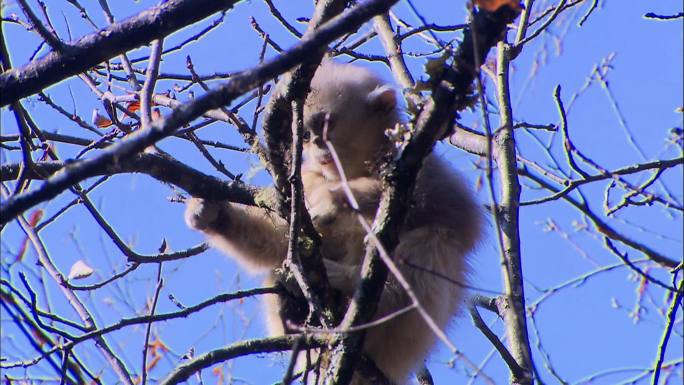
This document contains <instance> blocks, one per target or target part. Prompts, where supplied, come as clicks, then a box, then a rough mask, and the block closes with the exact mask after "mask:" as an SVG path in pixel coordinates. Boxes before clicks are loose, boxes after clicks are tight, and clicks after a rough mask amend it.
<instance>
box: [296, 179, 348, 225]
mask: <svg viewBox="0 0 684 385" xmlns="http://www.w3.org/2000/svg"><path fill="white" fill-rule="evenodd" d="M330 187H331V186H330V184H327V183H326V184H323V185H321V186H318V187H317V188H315V189H314V190H313V191H311V193H309V194H308V195H307V196H306V203H307V207H308V209H309V215H311V219H312V220H313V221H314V223H316V224H319V225H324V226H326V225H330V224H332V223H333V222H334V221H335V219H336V217H337V216H338V215H339V214H340V212H341V211H342V210H345V209H347V208H348V206H347V204H346V200H344V195H343V194H342V195H340V194H338V193H337V191H334V190H331V188H330Z"/></svg>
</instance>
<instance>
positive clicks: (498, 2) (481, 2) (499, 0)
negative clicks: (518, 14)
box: [475, 0, 522, 12]
mask: <svg viewBox="0 0 684 385" xmlns="http://www.w3.org/2000/svg"><path fill="white" fill-rule="evenodd" d="M475 4H476V5H477V7H478V8H480V9H483V10H485V11H488V12H495V11H497V10H498V9H499V8H501V7H503V6H504V5H508V6H509V7H511V9H514V10H516V11H520V10H522V5H521V4H520V1H518V0H475Z"/></svg>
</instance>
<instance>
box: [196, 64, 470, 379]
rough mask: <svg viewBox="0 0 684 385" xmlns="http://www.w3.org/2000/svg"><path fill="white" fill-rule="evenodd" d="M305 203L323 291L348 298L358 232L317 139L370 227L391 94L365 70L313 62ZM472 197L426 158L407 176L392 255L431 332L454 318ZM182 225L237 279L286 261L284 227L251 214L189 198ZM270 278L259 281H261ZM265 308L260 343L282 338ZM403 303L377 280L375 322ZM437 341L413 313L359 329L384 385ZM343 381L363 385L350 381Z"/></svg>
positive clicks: (359, 247)
mask: <svg viewBox="0 0 684 385" xmlns="http://www.w3.org/2000/svg"><path fill="white" fill-rule="evenodd" d="M303 117H304V132H305V134H304V144H303V157H304V161H303V164H302V169H301V180H302V185H303V190H304V201H305V205H306V208H307V210H308V212H309V214H310V216H311V219H312V222H313V224H314V226H315V228H316V231H318V232H319V233H320V235H321V240H322V244H321V255H322V256H323V262H324V264H325V267H326V272H327V276H328V277H327V278H328V280H329V282H330V284H331V286H332V287H334V288H335V289H337V290H340V291H341V292H342V293H344V294H345V295H347V296H348V298H351V295H352V294H353V292H354V289H355V287H356V284H357V282H358V281H359V280H360V271H361V264H362V262H363V258H364V238H365V237H366V235H367V234H366V233H365V231H364V230H363V228H362V226H361V225H360V224H359V222H358V220H357V214H356V212H355V210H353V209H352V208H351V207H350V205H349V203H348V201H347V197H346V196H345V193H344V191H343V188H342V183H343V182H342V180H341V177H340V173H339V170H338V167H337V165H336V164H335V162H334V160H333V157H332V154H331V152H330V151H329V149H328V147H327V146H326V144H325V141H324V139H326V138H324V137H323V134H324V132H323V131H324V129H325V128H326V125H327V140H329V141H330V142H331V143H332V145H333V148H334V149H335V152H336V153H337V154H338V156H339V163H340V164H341V167H342V170H343V171H344V173H345V175H346V177H347V180H348V187H349V188H350V189H351V191H352V194H353V195H354V197H355V198H356V200H357V201H358V202H359V211H360V213H361V214H362V215H363V217H364V218H365V219H366V220H368V221H369V222H372V221H373V219H374V217H375V214H376V211H377V209H378V205H379V201H380V199H381V195H382V181H381V177H380V171H381V166H382V164H383V159H386V157H387V154H388V153H390V154H391V152H392V151H393V148H394V146H393V143H392V141H391V140H390V139H389V138H388V136H387V135H386V130H387V129H391V128H393V127H395V125H397V124H399V123H401V121H402V119H401V117H400V109H399V106H398V101H397V96H396V93H395V90H394V89H393V88H392V87H391V86H390V85H388V84H387V83H385V82H383V81H382V80H380V79H379V78H378V77H377V76H376V75H375V74H373V73H372V72H371V71H370V70H368V69H365V68H363V67H360V66H356V65H350V64H336V63H334V62H332V61H329V60H327V61H324V62H323V63H322V64H321V66H320V67H319V69H318V70H317V71H316V73H315V74H314V77H313V79H312V81H311V87H310V92H309V94H308V96H307V98H306V100H305V103H304V114H303ZM480 211H481V210H480V209H479V207H478V205H477V204H476V202H475V199H474V197H473V194H472V193H471V192H470V190H469V189H468V187H467V186H466V184H465V183H464V182H463V181H462V180H461V179H460V177H459V176H458V175H457V174H456V172H455V171H454V170H452V168H451V167H450V166H449V165H448V163H447V162H446V161H445V160H443V159H441V158H440V157H439V156H437V155H435V154H430V155H428V156H427V157H426V158H425V160H424V162H423V165H422V168H421V170H420V172H419V173H418V176H417V179H416V183H415V188H414V192H413V195H412V198H411V205H410V207H409V208H408V212H407V215H406V218H405V221H404V223H403V224H402V226H401V228H400V231H399V235H398V239H399V243H398V245H397V247H396V248H395V249H394V250H393V251H391V257H392V258H393V260H394V261H395V263H396V264H397V266H398V267H399V269H400V271H401V272H402V274H403V276H404V277H405V278H406V279H407V281H408V282H409V284H410V285H411V287H412V289H413V291H414V292H415V294H416V295H417V297H418V300H419V301H420V304H421V305H422V306H423V307H424V308H425V309H426V310H427V312H428V314H429V315H430V316H431V317H432V318H433V320H434V321H435V323H436V324H437V325H438V326H439V327H440V328H441V329H442V330H444V329H446V328H447V327H448V326H449V324H450V321H451V320H452V319H453V318H454V316H455V314H456V313H457V311H458V310H459V309H460V308H461V303H462V301H463V295H464V287H463V284H462V283H464V282H466V281H467V274H468V262H467V257H468V256H469V254H470V253H471V252H472V251H473V249H474V248H475V246H476V245H477V244H478V242H479V241H480V238H481V234H482V227H483V225H482V213H481V212H480ZM185 219H186V223H187V224H188V226H189V227H191V228H193V229H196V230H200V231H202V232H203V233H204V234H206V235H207V237H208V239H209V241H210V243H211V244H212V245H213V246H215V247H217V248H219V249H221V250H222V251H224V252H225V253H226V254H228V255H230V256H232V257H234V258H235V259H236V260H237V261H238V262H239V263H240V264H241V265H243V266H244V267H246V269H247V270H249V271H252V272H257V271H272V270H273V269H275V268H278V267H280V266H281V264H282V262H283V260H284V259H285V256H286V253H287V234H288V225H287V223H286V221H285V220H283V219H282V218H280V217H278V216H277V215H275V214H272V213H269V212H267V211H265V210H264V209H261V208H256V207H250V206H245V205H241V204H235V203H228V202H213V201H204V200H202V199H197V198H192V199H190V200H189V202H188V203H187V208H186V214H185ZM268 279H270V278H267V280H268ZM269 297H270V298H271V299H267V300H266V302H267V303H266V318H267V324H268V325H267V326H268V330H269V333H270V334H271V335H279V334H283V333H284V330H283V326H282V321H281V320H280V319H279V317H278V308H277V306H278V305H277V300H274V299H272V298H273V296H269ZM409 305H411V300H410V299H409V297H408V295H407V294H406V292H405V290H404V289H403V288H402V287H401V285H400V284H399V283H398V281H397V279H396V278H395V277H393V276H391V274H390V276H389V277H388V279H387V281H386V283H385V287H384V290H383V292H382V295H381V298H380V300H379V303H378V309H377V312H376V315H375V319H378V318H381V317H383V316H387V315H390V314H392V313H394V312H396V311H398V310H400V309H403V308H405V307H407V306H409ZM435 344H436V336H435V334H434V333H433V331H432V330H431V329H430V328H429V327H428V325H427V323H426V322H425V320H424V319H423V318H422V317H421V316H420V315H419V313H418V312H417V311H415V310H412V311H409V312H405V313H403V314H401V315H399V316H396V317H394V318H390V319H389V320H388V321H386V322H383V323H380V324H378V325H375V326H372V327H370V328H369V329H368V330H367V334H366V339H365V343H364V351H365V353H366V354H367V355H368V356H369V357H370V358H371V359H372V360H373V361H374V362H375V364H376V365H377V367H378V368H379V369H380V370H382V372H383V373H384V374H385V375H386V376H387V377H388V379H390V380H391V381H392V382H394V383H396V384H398V385H402V384H406V383H407V381H408V378H409V375H410V374H411V373H412V372H413V371H415V370H416V369H417V368H418V367H419V366H420V365H421V364H422V362H423V361H424V360H425V359H426V358H427V356H428V355H429V353H430V350H431V349H432V348H433V347H434V345H435ZM352 383H353V384H355V385H363V384H366V382H364V379H363V378H360V376H358V375H354V379H353V380H352Z"/></svg>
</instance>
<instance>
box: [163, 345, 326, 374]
mask: <svg viewBox="0 0 684 385" xmlns="http://www.w3.org/2000/svg"><path fill="white" fill-rule="evenodd" d="M325 342H326V341H325V340H323V339H322V338H320V337H316V336H303V335H299V334H289V335H285V336H281V337H271V338H263V339H258V340H247V341H241V342H238V343H235V344H232V345H230V346H226V347H225V348H220V349H216V350H212V351H210V352H208V353H205V354H203V355H201V356H199V357H197V358H195V359H192V360H189V361H186V362H185V363H183V364H181V365H179V366H178V367H176V368H175V369H174V370H173V371H172V372H171V373H169V375H168V376H167V377H166V378H165V379H163V380H162V381H161V382H160V385H172V384H178V383H180V382H183V381H185V380H186V379H188V378H189V377H190V376H191V375H193V374H194V373H196V372H198V371H200V370H202V369H206V368H208V367H210V366H212V365H214V364H218V363H219V362H223V361H228V360H231V359H233V358H237V357H242V356H246V355H249V354H263V353H273V352H282V351H285V350H290V349H292V346H294V344H295V343H298V344H299V345H300V347H301V348H316V347H320V346H322V345H324V344H325Z"/></svg>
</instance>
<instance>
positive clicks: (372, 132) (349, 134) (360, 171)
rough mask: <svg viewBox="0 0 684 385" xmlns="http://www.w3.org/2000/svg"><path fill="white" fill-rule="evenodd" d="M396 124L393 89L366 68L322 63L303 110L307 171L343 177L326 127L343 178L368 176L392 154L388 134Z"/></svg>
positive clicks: (395, 104)
mask: <svg viewBox="0 0 684 385" xmlns="http://www.w3.org/2000/svg"><path fill="white" fill-rule="evenodd" d="M326 117H327V118H326ZM398 120H399V114H398V111H397V97H396V93H395V91H394V89H393V88H392V87H390V86H389V85H387V84H385V83H384V82H382V81H381V80H380V79H378V78H377V77H376V76H375V75H373V73H371V72H370V71H368V70H367V69H365V68H362V67H357V66H353V65H341V64H335V63H332V62H330V61H326V62H324V63H323V64H321V66H320V67H319V68H318V70H317V71H316V74H315V75H314V77H313V80H312V81H311V92H310V93H309V96H308V97H307V99H306V103H305V105H304V130H305V134H304V140H305V143H304V155H305V157H306V163H307V167H310V168H313V169H318V170H319V171H321V172H322V173H323V174H324V175H325V176H326V177H328V178H332V179H335V178H337V177H339V176H338V173H337V169H336V167H335V165H334V163H333V162H332V157H331V155H330V152H329V151H328V148H327V146H326V144H325V143H324V140H323V131H324V128H325V126H326V123H327V138H328V140H330V142H331V143H332V144H333V147H334V148H335V151H336V152H337V154H338V155H339V157H340V161H341V163H342V167H343V168H344V172H345V174H346V175H347V176H348V177H349V178H355V177H359V176H366V175H369V174H370V173H371V172H372V171H371V170H373V169H375V167H374V166H376V165H377V162H378V161H379V159H380V158H381V156H382V154H383V153H384V152H385V151H387V149H388V148H389V140H388V139H387V137H386V135H385V130H386V129H388V128H392V127H394V125H395V124H396V123H397V122H398Z"/></svg>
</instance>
